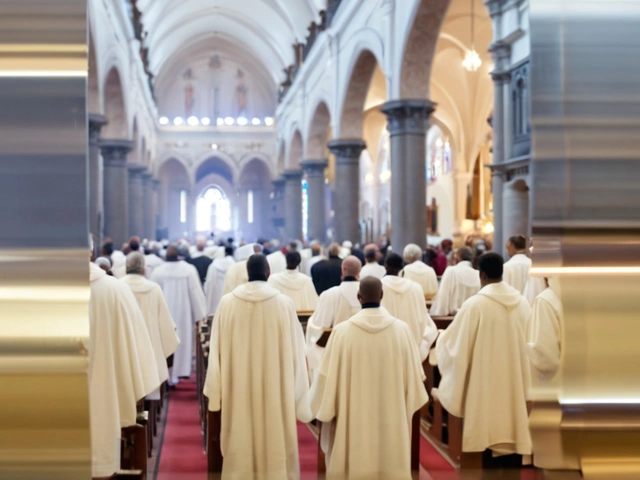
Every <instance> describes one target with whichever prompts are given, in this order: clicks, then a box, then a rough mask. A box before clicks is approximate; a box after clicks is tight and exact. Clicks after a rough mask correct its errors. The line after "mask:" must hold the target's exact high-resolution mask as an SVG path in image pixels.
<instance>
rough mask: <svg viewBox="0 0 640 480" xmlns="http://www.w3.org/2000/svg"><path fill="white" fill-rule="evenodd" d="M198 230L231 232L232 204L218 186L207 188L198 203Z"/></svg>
mask: <svg viewBox="0 0 640 480" xmlns="http://www.w3.org/2000/svg"><path fill="white" fill-rule="evenodd" d="M196 230H198V231H199V232H212V231H216V230H217V231H222V232H227V231H229V230H231V204H230V203H229V199H227V198H226V197H225V195H224V193H223V192H222V190H220V188H219V187H217V186H210V187H207V188H206V189H205V190H204V192H203V193H202V195H200V197H198V200H197V202H196Z"/></svg>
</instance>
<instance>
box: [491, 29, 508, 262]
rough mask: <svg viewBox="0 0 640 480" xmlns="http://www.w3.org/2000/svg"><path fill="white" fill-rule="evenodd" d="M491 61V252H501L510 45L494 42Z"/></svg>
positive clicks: (502, 249)
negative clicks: (505, 98)
mask: <svg viewBox="0 0 640 480" xmlns="http://www.w3.org/2000/svg"><path fill="white" fill-rule="evenodd" d="M489 51H490V52H491V55H492V57H493V60H494V65H495V67H494V70H493V71H492V72H491V78H492V79H493V86H494V93H493V118H492V120H491V126H492V128H493V161H492V167H491V191H492V193H493V228H494V230H493V251H495V252H497V253H499V254H501V255H504V254H505V250H504V247H505V243H506V238H505V236H504V208H503V207H504V206H503V203H504V172H503V171H502V169H501V168H500V164H502V163H504V161H505V160H506V150H505V137H506V131H507V129H506V124H505V103H504V89H505V85H506V87H508V85H509V73H508V72H505V71H504V69H505V68H506V63H507V62H508V60H509V57H510V55H511V47H510V45H509V44H507V43H504V42H500V41H498V42H494V43H493V44H491V46H490V47H489Z"/></svg>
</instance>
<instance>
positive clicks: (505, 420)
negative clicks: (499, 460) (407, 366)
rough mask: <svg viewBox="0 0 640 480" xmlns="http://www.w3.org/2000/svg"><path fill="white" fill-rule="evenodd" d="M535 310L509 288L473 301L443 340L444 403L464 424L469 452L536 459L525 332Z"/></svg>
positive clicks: (488, 290)
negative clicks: (529, 416) (491, 451)
mask: <svg viewBox="0 0 640 480" xmlns="http://www.w3.org/2000/svg"><path fill="white" fill-rule="evenodd" d="M530 311H531V307H530V306H529V303H528V302H527V301H526V300H525V299H524V298H523V297H522V295H520V293H519V292H518V291H517V290H516V289H514V288H513V287H510V286H509V285H507V284H506V283H504V282H499V283H494V284H490V285H487V286H486V287H484V288H482V289H481V290H480V292H479V293H478V294H477V295H475V296H473V297H471V298H470V299H469V300H467V301H466V302H465V303H464V305H462V308H461V309H460V310H459V311H458V313H457V315H456V317H455V319H454V320H453V322H451V325H449V327H448V328H447V329H446V330H445V331H444V332H442V333H441V334H440V337H439V338H438V342H437V344H436V356H437V359H438V367H439V369H440V374H441V375H442V379H441V381H440V385H439V387H438V398H439V399H440V402H441V403H442V406H443V407H444V408H445V409H446V410H447V411H448V412H449V413H451V414H453V415H455V416H457V417H462V418H464V424H463V434H462V451H463V452H483V451H484V450H486V449H488V448H489V449H491V450H493V451H494V453H497V454H511V453H518V454H521V455H528V454H531V437H530V435H529V422H528V415H527V405H526V402H527V400H530V397H529V394H530V387H531V367H530V365H529V357H528V355H527V344H526V339H525V330H526V324H527V320H528V318H529V313H530Z"/></svg>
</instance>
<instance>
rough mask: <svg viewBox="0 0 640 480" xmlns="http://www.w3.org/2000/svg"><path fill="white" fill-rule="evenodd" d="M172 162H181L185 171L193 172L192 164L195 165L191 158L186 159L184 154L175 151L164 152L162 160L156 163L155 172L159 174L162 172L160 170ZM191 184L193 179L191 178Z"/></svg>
mask: <svg viewBox="0 0 640 480" xmlns="http://www.w3.org/2000/svg"><path fill="white" fill-rule="evenodd" d="M170 160H175V161H176V162H180V163H181V164H182V166H183V167H184V169H185V170H186V171H187V172H189V171H190V170H191V164H192V163H193V162H192V161H191V159H190V158H188V157H185V156H184V154H182V153H180V152H177V151H175V150H169V151H167V152H164V153H163V155H162V157H160V160H159V161H157V162H156V165H155V170H156V171H157V172H159V171H160V168H161V167H162V166H163V165H164V164H165V163H167V162H168V161H170ZM189 181H190V182H191V178H189Z"/></svg>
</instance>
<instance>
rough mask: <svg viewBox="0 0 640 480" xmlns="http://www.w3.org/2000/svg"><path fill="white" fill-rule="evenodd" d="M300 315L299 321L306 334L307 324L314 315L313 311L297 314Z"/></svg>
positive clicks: (302, 311) (303, 311)
mask: <svg viewBox="0 0 640 480" xmlns="http://www.w3.org/2000/svg"><path fill="white" fill-rule="evenodd" d="M296 313H297V314H298V320H300V325H302V330H303V331H304V332H305V333H306V331H307V322H308V321H309V318H311V315H313V310H301V311H299V312H296Z"/></svg>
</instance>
